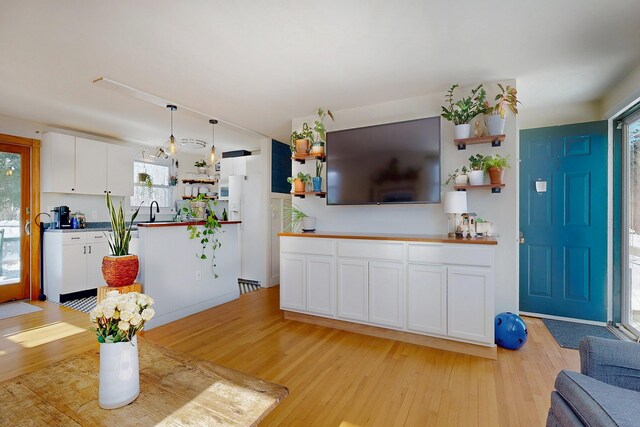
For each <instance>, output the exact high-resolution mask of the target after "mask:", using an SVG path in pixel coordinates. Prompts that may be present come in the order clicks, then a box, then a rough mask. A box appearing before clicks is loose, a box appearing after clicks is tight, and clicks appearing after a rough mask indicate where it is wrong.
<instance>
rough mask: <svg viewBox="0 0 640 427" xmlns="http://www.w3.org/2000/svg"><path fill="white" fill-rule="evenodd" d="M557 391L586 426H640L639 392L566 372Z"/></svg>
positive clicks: (560, 376)
mask: <svg viewBox="0 0 640 427" xmlns="http://www.w3.org/2000/svg"><path fill="white" fill-rule="evenodd" d="M556 390H557V391H558V393H559V394H560V395H561V396H562V397H563V398H564V400H565V401H566V402H567V404H568V405H569V406H571V408H572V409H573V412H575V414H576V415H577V416H578V417H579V418H580V420H581V421H582V422H583V423H584V424H585V425H587V426H593V427H596V426H615V425H617V426H621V427H626V426H629V427H632V426H634V427H637V426H638V425H640V393H638V392H636V391H631V390H626V389H623V388H619V387H615V386H612V385H609V384H605V383H603V382H601V381H598V380H595V379H593V378H590V377H587V376H586V375H582V374H579V373H577V372H571V371H564V370H563V371H561V372H560V373H559V374H558V377H557V378H556Z"/></svg>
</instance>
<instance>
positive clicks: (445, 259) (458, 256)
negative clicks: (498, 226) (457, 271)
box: [441, 244, 494, 267]
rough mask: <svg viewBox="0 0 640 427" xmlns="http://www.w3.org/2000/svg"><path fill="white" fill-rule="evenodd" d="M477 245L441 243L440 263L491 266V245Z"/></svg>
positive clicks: (492, 250)
mask: <svg viewBox="0 0 640 427" xmlns="http://www.w3.org/2000/svg"><path fill="white" fill-rule="evenodd" d="M478 246H479V245H455V244H454V245H443V248H442V249H443V250H442V260H441V262H442V263H445V264H458V265H465V266H478V267H480V266H482V267H490V266H493V252H494V249H493V248H492V247H478Z"/></svg>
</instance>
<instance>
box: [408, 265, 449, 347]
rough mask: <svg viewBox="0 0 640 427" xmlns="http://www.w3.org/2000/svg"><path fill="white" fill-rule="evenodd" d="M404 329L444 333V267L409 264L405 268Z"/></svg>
mask: <svg viewBox="0 0 640 427" xmlns="http://www.w3.org/2000/svg"><path fill="white" fill-rule="evenodd" d="M407 271H408V273H407V328H408V329H409V330H411V331H416V332H425V333H429V334H438V335H446V334H447V275H446V271H447V269H446V268H445V267H443V266H439V265H420V264H409V266H408V268H407Z"/></svg>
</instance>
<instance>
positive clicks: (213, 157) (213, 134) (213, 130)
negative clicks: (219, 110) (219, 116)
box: [209, 119, 218, 165]
mask: <svg viewBox="0 0 640 427" xmlns="http://www.w3.org/2000/svg"><path fill="white" fill-rule="evenodd" d="M209 123H211V154H210V156H209V161H210V162H211V164H212V165H215V163H216V125H217V124H218V121H217V120H216V119H211V120H209Z"/></svg>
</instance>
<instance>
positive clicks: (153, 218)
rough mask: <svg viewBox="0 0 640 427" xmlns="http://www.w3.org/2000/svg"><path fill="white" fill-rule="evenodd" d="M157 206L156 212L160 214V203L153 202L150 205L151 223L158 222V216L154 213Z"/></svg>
mask: <svg viewBox="0 0 640 427" xmlns="http://www.w3.org/2000/svg"><path fill="white" fill-rule="evenodd" d="M154 203H155V204H156V212H157V213H160V206H159V205H158V202H156V201H155V200H154V201H153V202H151V205H149V222H155V220H156V216H155V214H154V213H153V204H154Z"/></svg>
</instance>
